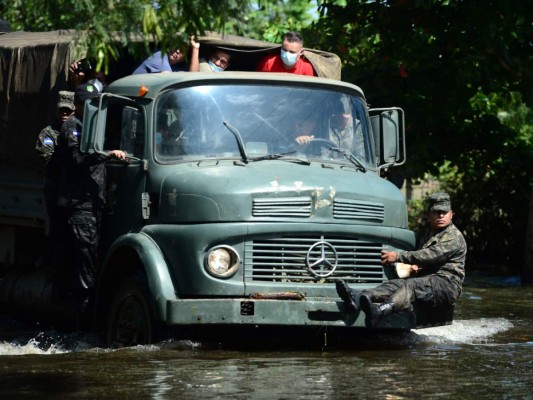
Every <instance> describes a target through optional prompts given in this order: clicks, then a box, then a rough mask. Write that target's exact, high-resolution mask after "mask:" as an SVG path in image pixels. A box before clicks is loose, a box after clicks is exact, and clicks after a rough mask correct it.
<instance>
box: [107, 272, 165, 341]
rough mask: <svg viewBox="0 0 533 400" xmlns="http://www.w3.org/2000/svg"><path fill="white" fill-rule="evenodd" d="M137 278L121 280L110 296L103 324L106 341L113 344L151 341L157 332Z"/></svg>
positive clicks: (146, 294)
mask: <svg viewBox="0 0 533 400" xmlns="http://www.w3.org/2000/svg"><path fill="white" fill-rule="evenodd" d="M148 299H149V297H148V290H147V289H146V285H145V284H143V282H142V281H141V279H139V278H137V277H135V278H130V279H128V280H127V281H125V282H124V283H123V284H122V285H121V286H120V288H119V290H118V291H117V293H116V295H115V296H114V297H113V300H112V302H111V307H110V309H109V313H108V317H107V325H106V335H107V344H108V345H110V346H114V347H124V346H134V345H138V344H149V343H153V342H154V341H155V340H156V338H157V336H158V334H157V327H156V325H157V324H156V323H155V321H154V316H153V312H152V308H151V307H150V303H149V301H148Z"/></svg>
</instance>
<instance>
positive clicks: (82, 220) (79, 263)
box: [56, 83, 126, 313]
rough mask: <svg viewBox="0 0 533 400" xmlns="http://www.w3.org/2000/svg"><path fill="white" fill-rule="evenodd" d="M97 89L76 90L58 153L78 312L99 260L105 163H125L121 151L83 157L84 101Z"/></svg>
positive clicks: (69, 282) (67, 282) (67, 268)
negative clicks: (109, 161) (116, 159)
mask: <svg viewBox="0 0 533 400" xmlns="http://www.w3.org/2000/svg"><path fill="white" fill-rule="evenodd" d="M98 94H99V91H98V88H97V87H96V86H94V85H92V84H90V83H85V84H82V85H80V86H78V87H77V88H76V91H75V95H74V105H75V107H76V112H75V114H74V115H73V116H72V117H70V118H69V119H68V120H67V121H66V122H65V123H64V124H63V127H62V129H61V133H60V135H59V137H58V141H57V147H56V152H57V153H58V156H59V159H60V163H61V180H60V185H59V205H60V207H63V208H64V209H65V210H66V213H67V216H68V225H69V232H68V235H67V236H66V237H65V238H63V240H61V243H62V244H64V245H65V246H69V247H70V249H66V252H68V251H69V250H72V251H73V256H74V260H73V262H74V265H75V268H74V269H73V268H72V266H71V265H69V264H70V263H68V262H67V263H64V264H63V265H62V269H63V273H64V274H63V282H60V283H59V284H60V285H62V286H63V287H70V288H71V289H73V291H74V293H73V294H72V295H73V300H74V302H75V305H74V306H75V311H77V312H78V313H82V312H85V311H88V309H87V307H88V305H89V303H90V300H91V299H92V294H93V293H92V291H93V287H94V283H95V280H96V265H97V264H96V257H97V252H98V243H99V240H100V223H101V215H102V210H103V208H104V206H105V193H104V189H105V180H106V167H105V161H106V160H108V159H110V158H111V157H114V158H118V159H125V158H126V154H125V153H124V152H123V151H121V150H112V151H110V152H109V153H108V154H99V153H92V154H84V153H81V152H80V140H81V134H82V127H83V111H84V107H85V101H86V100H89V99H92V98H94V97H97V96H98Z"/></svg>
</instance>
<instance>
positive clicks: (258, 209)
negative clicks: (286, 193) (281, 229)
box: [252, 197, 311, 217]
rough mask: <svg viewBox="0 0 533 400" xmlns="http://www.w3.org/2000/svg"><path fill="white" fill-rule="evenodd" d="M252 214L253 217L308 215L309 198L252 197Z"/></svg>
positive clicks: (309, 208) (309, 207) (309, 213)
mask: <svg viewBox="0 0 533 400" xmlns="http://www.w3.org/2000/svg"><path fill="white" fill-rule="evenodd" d="M252 215H253V216H254V217H309V216H310V215H311V198H309V197H307V198H306V197H285V198H282V199H254V201H253V206H252Z"/></svg>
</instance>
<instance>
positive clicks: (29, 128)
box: [0, 31, 341, 173]
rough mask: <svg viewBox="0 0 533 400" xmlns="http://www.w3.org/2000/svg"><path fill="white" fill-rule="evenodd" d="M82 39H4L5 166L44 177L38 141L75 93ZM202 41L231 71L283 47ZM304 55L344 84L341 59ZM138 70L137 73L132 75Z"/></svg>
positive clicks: (213, 38) (0, 154) (208, 37)
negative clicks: (67, 95)
mask: <svg viewBox="0 0 533 400" xmlns="http://www.w3.org/2000/svg"><path fill="white" fill-rule="evenodd" d="M76 33H77V32H76V31H52V32H8V33H3V34H0V162H2V163H5V162H7V163H8V164H9V165H12V166H23V167H25V168H27V167H31V168H32V169H33V170H35V171H36V172H38V173H39V172H40V171H41V170H42V163H41V160H39V158H38V156H37V153H36V151H35V141H36V139H37V136H38V134H39V132H40V131H41V130H42V129H43V128H44V127H46V126H47V125H49V124H50V123H51V122H52V121H53V119H54V118H55V111H56V103H57V95H58V92H59V91H60V90H68V89H69V88H68V67H69V64H70V63H71V62H72V61H74V60H75V58H76V54H77V52H76V50H77V49H76V47H75V40H76ZM197 40H198V41H199V42H200V43H201V47H200V53H201V56H203V57H207V56H208V54H209V52H210V51H212V50H213V49H214V48H220V49H224V50H226V51H229V52H230V53H231V54H232V62H231V66H230V68H229V69H228V71H232V70H233V71H237V70H245V71H254V70H255V66H256V64H257V63H258V62H259V60H260V59H261V58H262V57H263V56H265V55H266V54H272V53H277V52H279V50H280V47H281V46H280V45H279V44H273V43H270V42H265V41H260V40H254V39H249V38H245V37H241V36H234V35H221V34H217V33H211V32H207V33H206V34H205V35H199V36H198V37H197ZM304 54H305V56H306V57H307V59H308V60H309V61H310V62H311V63H312V64H313V67H314V68H315V70H316V72H317V74H318V76H320V77H325V78H331V79H340V76H341V62H340V59H339V57H338V56H337V55H335V54H333V53H328V52H324V51H319V50H313V49H305V53H304ZM137 61H138V62H140V61H142V59H141V60H137ZM119 63H124V64H128V63H131V55H125V57H124V59H121V60H119ZM133 69H134V67H131V71H133ZM127 71H129V69H127ZM127 73H129V72H126V73H123V74H122V76H124V74H127ZM115 77H116V78H119V77H121V76H120V75H117V76H115Z"/></svg>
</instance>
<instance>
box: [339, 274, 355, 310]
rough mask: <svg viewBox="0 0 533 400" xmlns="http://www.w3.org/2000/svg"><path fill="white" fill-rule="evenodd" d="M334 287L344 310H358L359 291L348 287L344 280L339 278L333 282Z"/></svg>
mask: <svg viewBox="0 0 533 400" xmlns="http://www.w3.org/2000/svg"><path fill="white" fill-rule="evenodd" d="M335 287H336V288H337V294H338V295H339V297H340V298H341V299H342V301H344V305H345V306H346V310H347V311H348V312H351V313H356V312H357V311H359V298H360V297H361V292H358V291H357V290H353V289H350V287H349V286H348V285H347V284H346V282H344V281H340V280H339V281H337V282H335Z"/></svg>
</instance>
